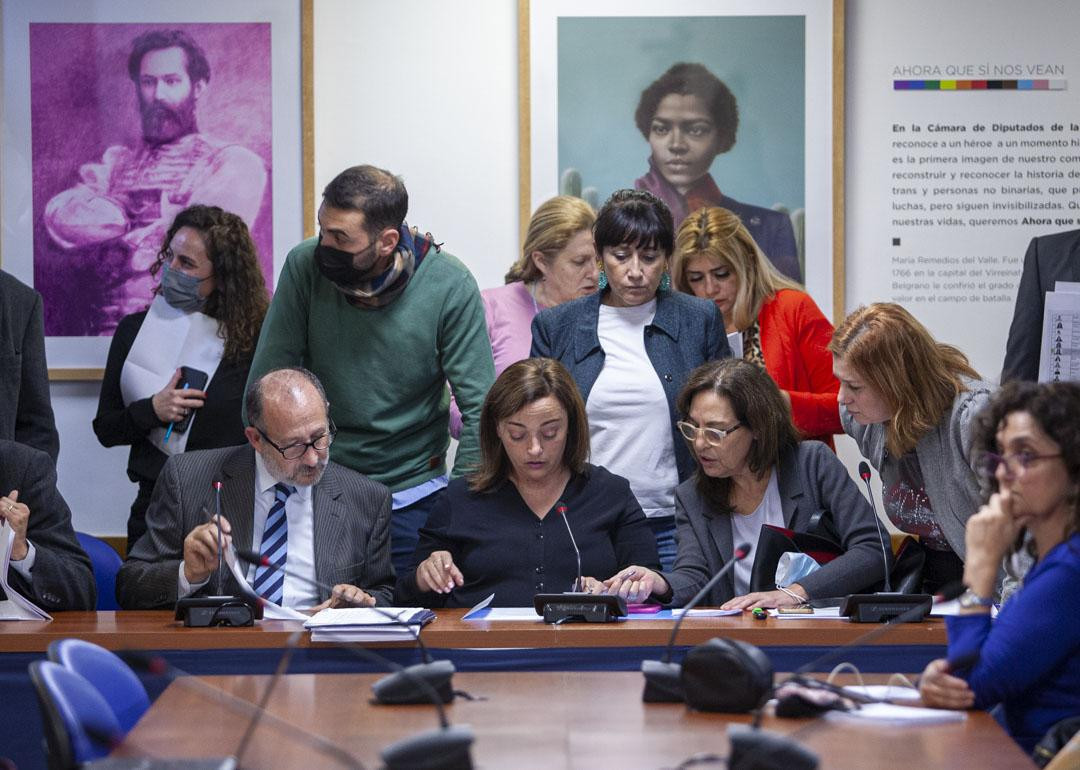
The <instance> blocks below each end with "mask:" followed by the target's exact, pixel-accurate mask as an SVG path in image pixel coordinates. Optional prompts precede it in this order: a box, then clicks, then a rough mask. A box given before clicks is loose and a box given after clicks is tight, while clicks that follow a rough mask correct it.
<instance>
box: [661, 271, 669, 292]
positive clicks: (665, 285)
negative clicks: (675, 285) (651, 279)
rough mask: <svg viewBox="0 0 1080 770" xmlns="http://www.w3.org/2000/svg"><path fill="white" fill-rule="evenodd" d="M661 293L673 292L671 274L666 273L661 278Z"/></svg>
mask: <svg viewBox="0 0 1080 770" xmlns="http://www.w3.org/2000/svg"><path fill="white" fill-rule="evenodd" d="M659 290H660V291H671V273H667V272H665V273H664V274H663V275H662V276H660V286H659Z"/></svg>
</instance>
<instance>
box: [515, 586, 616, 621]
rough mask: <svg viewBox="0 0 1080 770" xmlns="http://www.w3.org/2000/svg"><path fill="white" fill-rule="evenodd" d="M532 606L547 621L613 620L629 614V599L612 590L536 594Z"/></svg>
mask: <svg viewBox="0 0 1080 770" xmlns="http://www.w3.org/2000/svg"><path fill="white" fill-rule="evenodd" d="M533 608H534V609H535V610H536V614H538V615H542V616H543V617H544V622H545V623H613V622H615V621H617V620H619V619H620V618H623V617H625V616H626V600H625V599H623V598H622V597H621V596H613V595H611V594H586V593H565V594H537V595H536V596H534V597H533Z"/></svg>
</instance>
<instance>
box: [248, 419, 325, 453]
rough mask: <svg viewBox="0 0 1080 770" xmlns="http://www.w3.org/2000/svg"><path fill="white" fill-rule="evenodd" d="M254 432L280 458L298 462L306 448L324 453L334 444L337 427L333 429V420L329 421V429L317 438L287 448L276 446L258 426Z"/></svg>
mask: <svg viewBox="0 0 1080 770" xmlns="http://www.w3.org/2000/svg"><path fill="white" fill-rule="evenodd" d="M255 430H257V431H259V435H260V436H262V437H263V438H264V439H266V443H267V444H269V445H270V446H272V447H273V448H274V449H276V450H277V451H279V452H281V456H282V457H284V458H285V459H286V460H299V459H300V458H301V457H303V456H304V455H305V454H307V451H308V447H311V448H312V449H314V450H315V451H316V452H325V451H326V450H327V449H329V448H330V445H331V444H332V443H334V436H336V435H337V427H335V425H334V421H333V420H330V429H329V430H328V431H327V432H326V433H324V434H322V435H321V436H317V437H316V438H315V440H314V441H301V442H298V443H296V444H289V445H288V446H278V445H277V444H275V443H274V442H273V441H272V440H271V439H270V437H269V436H267V435H266V433H264V432H263V429H262V428H260V427H258V426H255Z"/></svg>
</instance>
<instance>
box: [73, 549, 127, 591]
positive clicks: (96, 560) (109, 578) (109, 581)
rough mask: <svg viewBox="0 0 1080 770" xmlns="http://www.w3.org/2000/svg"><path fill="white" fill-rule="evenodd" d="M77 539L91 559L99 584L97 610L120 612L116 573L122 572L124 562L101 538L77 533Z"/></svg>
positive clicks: (95, 578) (95, 580)
mask: <svg viewBox="0 0 1080 770" xmlns="http://www.w3.org/2000/svg"><path fill="white" fill-rule="evenodd" d="M75 538H76V539H77V540H78V541H79V545H80V546H82V549H83V550H84V551H86V555H87V556H89V557H90V564H91V565H92V566H93V568H94V582H95V583H96V584H97V609H99V610H118V609H120V605H119V604H117V602H116V573H117V572H119V571H120V565H121V564H123V560H122V559H121V558H120V554H118V553H117V552H116V551H115V550H113V547H112V546H111V545H109V544H108V543H106V542H105V541H104V540H101V539H100V538H97V537H94V536H93V535H88V534H86V533H85V532H76V533H75Z"/></svg>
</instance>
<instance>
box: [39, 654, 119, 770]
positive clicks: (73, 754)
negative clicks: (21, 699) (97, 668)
mask: <svg viewBox="0 0 1080 770" xmlns="http://www.w3.org/2000/svg"><path fill="white" fill-rule="evenodd" d="M30 681H31V682H32V683H33V685H34V690H35V692H36V693H37V698H38V703H39V705H40V706H41V718H42V722H43V723H44V728H45V756H46V759H47V761H48V766H49V768H50V770H69V768H75V767H78V766H79V765H81V764H82V763H83V762H88V761H90V760H92V759H98V758H100V757H104V756H105V755H107V754H108V753H109V751H110V750H111V749H112V743H113V742H114V741H118V740H119V739H120V737H121V736H122V732H121V730H120V724H119V723H118V722H117V721H116V717H115V716H114V715H113V712H112V709H111V708H109V704H108V703H106V702H105V699H104V698H103V697H101V693H99V692H98V691H97V690H96V689H95V688H94V686H93V685H92V684H90V683H89V682H88V681H86V680H85V679H83V678H82V677H81V676H79V675H78V674H76V673H75V672H74V671H68V670H67V669H66V668H64V667H63V666H61V665H60V664H58V663H53V662H52V661H49V660H35V661H34V662H32V663H31V664H30Z"/></svg>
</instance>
